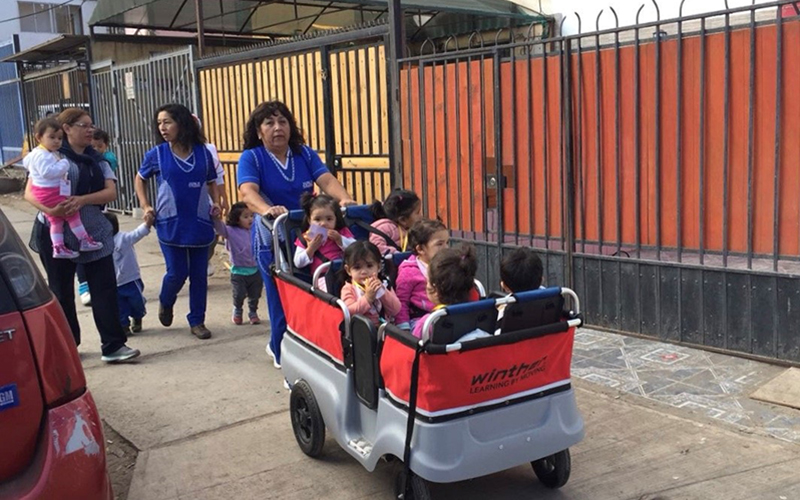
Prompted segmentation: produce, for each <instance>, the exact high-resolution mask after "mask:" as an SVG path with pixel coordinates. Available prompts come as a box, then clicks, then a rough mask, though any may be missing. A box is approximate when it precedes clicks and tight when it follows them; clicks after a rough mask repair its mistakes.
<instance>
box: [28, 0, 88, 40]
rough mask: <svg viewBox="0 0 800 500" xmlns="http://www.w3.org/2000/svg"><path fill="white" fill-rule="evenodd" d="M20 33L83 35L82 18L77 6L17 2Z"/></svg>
mask: <svg viewBox="0 0 800 500" xmlns="http://www.w3.org/2000/svg"><path fill="white" fill-rule="evenodd" d="M17 5H18V6H19V15H20V20H19V22H20V31H23V32H30V33H62V34H66V35H82V34H83V18H82V17H81V8H80V6H79V5H58V4H51V3H40V2H17Z"/></svg>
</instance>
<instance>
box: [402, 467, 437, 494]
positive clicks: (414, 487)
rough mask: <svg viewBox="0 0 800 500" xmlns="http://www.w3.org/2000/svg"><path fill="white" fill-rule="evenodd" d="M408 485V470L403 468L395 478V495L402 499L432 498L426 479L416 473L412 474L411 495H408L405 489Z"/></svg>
mask: <svg viewBox="0 0 800 500" xmlns="http://www.w3.org/2000/svg"><path fill="white" fill-rule="evenodd" d="M405 485H406V471H405V470H404V469H403V470H401V471H400V472H398V473H397V475H396V476H395V478H394V497H395V498H397V499H402V500H430V498H431V492H430V491H429V490H428V485H427V484H426V483H425V480H424V479H422V478H421V477H419V476H417V475H416V474H413V473H412V474H411V496H410V497H406V496H405V495H404V494H403V489H404V488H405Z"/></svg>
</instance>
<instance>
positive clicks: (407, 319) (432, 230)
mask: <svg viewBox="0 0 800 500" xmlns="http://www.w3.org/2000/svg"><path fill="white" fill-rule="evenodd" d="M408 240H409V247H410V248H411V251H412V252H414V255H412V256H411V257H409V258H408V259H407V260H405V261H404V262H403V263H402V264H400V268H399V269H398V272H397V298H398V299H400V312H399V313H398V314H397V317H396V318H395V322H396V323H397V326H398V327H400V328H403V329H406V330H411V329H413V328H414V324H415V323H416V322H417V319H419V318H420V317H421V316H424V315H425V314H427V313H429V312H431V311H432V310H433V306H434V304H433V303H431V301H430V300H429V299H428V294H427V293H426V292H425V287H426V286H427V284H428V266H429V265H430V263H431V259H433V257H434V256H435V255H436V254H437V253H439V250H441V249H443V248H447V246H448V244H449V243H450V232H449V231H448V230H447V227H445V225H444V224H442V223H441V222H439V221H438V220H428V219H423V220H421V221H418V222H417V223H416V224H414V225H413V226H412V227H411V230H410V231H409V232H408Z"/></svg>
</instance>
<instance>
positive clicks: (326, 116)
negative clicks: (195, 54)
mask: <svg viewBox="0 0 800 500" xmlns="http://www.w3.org/2000/svg"><path fill="white" fill-rule="evenodd" d="M387 36H388V28H387V27H386V26H385V25H380V24H379V25H368V26H362V27H359V28H355V29H351V30H340V31H336V32H329V33H325V34H322V35H316V36H310V37H305V36H304V37H299V38H297V39H294V40H291V41H281V42H279V43H273V44H267V45H264V46H261V47H256V48H251V49H248V50H245V51H238V52H232V53H230V54H222V55H216V56H212V57H209V58H205V59H201V60H198V61H197V63H196V64H195V66H196V68H197V72H198V77H197V79H198V82H199V89H200V102H201V103H202V118H203V122H204V123H203V126H204V130H205V132H206V135H207V137H208V139H209V140H210V141H211V142H213V143H214V144H216V146H217V148H218V150H219V151H220V158H221V160H222V163H223V165H224V166H225V170H226V186H227V189H228V196H229V197H230V198H231V199H234V200H235V199H236V198H237V197H238V191H237V189H236V164H237V162H238V158H239V155H240V154H241V151H242V149H241V148H242V144H243V141H242V136H243V133H244V126H245V123H246V121H247V118H248V117H249V115H250V112H251V111H252V110H253V109H254V108H255V107H256V106H257V105H258V104H259V103H261V102H263V101H267V100H272V99H278V100H281V101H283V102H285V103H286V104H287V106H289V108H290V109H291V110H292V112H293V113H294V114H295V118H296V119H297V122H298V127H299V128H300V129H301V130H302V131H303V134H304V137H305V140H306V142H307V143H308V144H309V146H310V147H311V148H313V149H315V150H316V151H317V152H318V153H319V154H320V157H321V158H322V160H323V161H324V162H325V163H326V164H327V166H328V168H329V169H330V170H331V172H333V173H334V174H335V175H337V176H338V177H339V180H340V181H341V182H342V183H343V184H344V185H345V187H346V188H347V189H348V190H349V191H350V192H351V193H352V194H353V195H354V197H355V198H356V199H358V200H359V201H361V202H372V201H373V200H374V199H376V198H381V199H382V198H383V197H385V196H386V195H387V194H388V192H389V190H390V189H391V174H390V170H389V142H390V141H389V134H390V132H389V105H388V84H387V64H386V52H385V43H386V37H387Z"/></svg>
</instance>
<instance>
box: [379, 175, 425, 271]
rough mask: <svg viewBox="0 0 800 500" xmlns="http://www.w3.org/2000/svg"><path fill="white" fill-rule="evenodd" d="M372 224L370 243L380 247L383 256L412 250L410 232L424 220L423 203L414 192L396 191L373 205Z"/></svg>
mask: <svg viewBox="0 0 800 500" xmlns="http://www.w3.org/2000/svg"><path fill="white" fill-rule="evenodd" d="M372 215H373V216H374V217H375V222H373V223H372V228H371V230H370V235H369V241H370V243H372V244H374V245H375V246H377V247H378V250H379V251H380V253H381V255H386V254H394V253H396V252H406V251H409V250H411V247H410V246H409V244H408V231H409V230H410V229H411V226H413V225H414V223H415V222H417V221H418V220H420V219H422V201H421V200H420V199H419V196H417V193H415V192H414V191H408V190H406V189H395V190H394V191H392V193H391V194H390V195H389V196H388V197H387V198H386V200H385V201H384V202H383V203H381V202H380V201H376V202H375V203H373V204H372Z"/></svg>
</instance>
